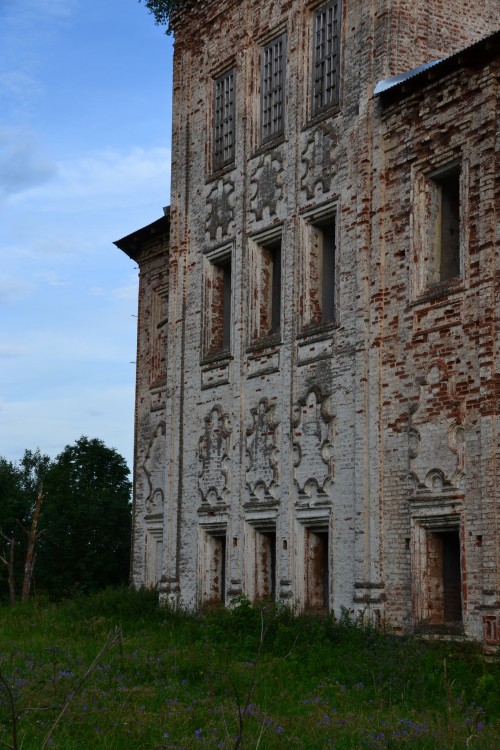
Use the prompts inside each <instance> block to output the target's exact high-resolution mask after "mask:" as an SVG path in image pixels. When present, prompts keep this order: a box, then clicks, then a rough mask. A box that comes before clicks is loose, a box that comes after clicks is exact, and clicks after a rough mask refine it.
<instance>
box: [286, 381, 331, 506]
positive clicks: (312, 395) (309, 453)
mask: <svg viewBox="0 0 500 750" xmlns="http://www.w3.org/2000/svg"><path fill="white" fill-rule="evenodd" d="M292 426H293V440H294V442H293V449H294V466H295V486H296V488H297V492H298V496H299V499H300V500H302V501H306V502H314V501H315V500H318V501H322V502H324V501H325V499H328V498H329V496H330V490H331V487H332V484H333V476H334V470H333V439H334V415H333V413H332V409H331V404H330V399H329V397H328V396H326V395H324V394H323V393H322V392H321V389H320V388H319V387H314V388H312V389H311V390H309V391H308V393H307V395H306V397H305V398H304V399H303V400H300V401H299V402H298V403H297V404H296V405H295V407H294V419H293V422H292Z"/></svg>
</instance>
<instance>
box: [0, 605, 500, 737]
mask: <svg viewBox="0 0 500 750" xmlns="http://www.w3.org/2000/svg"><path fill="white" fill-rule="evenodd" d="M96 657H98V658H97V660H96ZM0 671H1V675H2V680H3V682H1V680H0V745H3V746H6V747H9V746H10V747H14V748H16V750H20V748H22V750H35V748H36V750H42V748H46V747H50V748H53V749H54V750H55V749H56V748H64V750H89V748H103V749H104V748H106V749H108V748H109V749H110V750H111V749H113V750H123V749H124V748H134V750H140V749H141V748H144V749H146V748H147V749H148V750H169V749H172V750H173V749H174V748H176V749H179V748H198V747H199V748H258V747H260V748H262V749H263V750H267V748H270V749H271V748H290V747H296V748H339V749H340V748H374V749H375V748H376V749H377V750H382V749H383V748H432V750H436V749H437V748H446V749H448V748H492V749H493V748H496V749H497V748H499V747H500V665H499V664H498V663H496V664H491V663H487V662H485V661H484V659H483V658H482V657H481V655H480V654H479V652H477V651H476V650H474V649H473V648H472V647H471V646H467V647H466V646H464V645H457V644H447V645H445V644H431V643H428V642H424V641H421V640H416V639H409V638H401V637H396V636H392V635H391V634H390V633H386V634H384V633H380V632H378V631H375V630H371V629H363V628H360V627H357V626H355V625H354V624H352V623H351V622H349V620H348V619H347V618H346V619H344V620H342V621H336V622H335V621H333V620H332V619H324V618H319V617H316V618H314V617H309V618H308V617H298V618H295V617H293V616H292V615H291V614H290V613H289V612H287V611H286V610H285V611H283V610H280V609H277V608H275V607H271V606H260V607H254V606H251V605H250V604H248V603H247V602H246V601H242V602H239V603H238V605H237V606H235V607H234V608H232V609H230V610H224V609H216V610H213V611H209V612H206V613H205V614H203V615H199V616H194V615H191V614H187V613H173V612H171V611H169V610H168V609H166V608H159V607H158V606H157V604H156V595H155V594H154V593H152V592H132V591H127V590H107V591H105V592H102V593H100V594H97V595H94V596H92V597H88V598H83V597H82V598H79V599H75V600H72V601H68V602H63V603H60V604H49V603H40V602H36V601H35V602H33V603H30V604H29V605H24V606H21V605H19V606H15V607H13V608H9V607H7V606H3V607H2V608H0Z"/></svg>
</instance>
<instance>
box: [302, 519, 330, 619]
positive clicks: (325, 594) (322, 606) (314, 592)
mask: <svg viewBox="0 0 500 750" xmlns="http://www.w3.org/2000/svg"><path fill="white" fill-rule="evenodd" d="M328 548H329V544H328V532H327V531H312V530H311V529H306V596H305V606H306V609H308V610H313V611H328V608H329V590H330V585H329V583H330V581H329V550H328Z"/></svg>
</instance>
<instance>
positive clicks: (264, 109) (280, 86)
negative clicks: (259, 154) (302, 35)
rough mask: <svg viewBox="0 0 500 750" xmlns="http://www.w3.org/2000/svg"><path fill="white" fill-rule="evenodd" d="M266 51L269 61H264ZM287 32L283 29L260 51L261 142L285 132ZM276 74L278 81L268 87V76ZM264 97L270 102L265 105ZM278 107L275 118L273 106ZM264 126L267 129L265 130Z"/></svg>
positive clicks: (272, 76)
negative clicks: (277, 122)
mask: <svg viewBox="0 0 500 750" xmlns="http://www.w3.org/2000/svg"><path fill="white" fill-rule="evenodd" d="M279 45H281V47H280V54H279V56H277V57H276V56H275V54H274V51H275V49H276V47H278V46H279ZM267 53H270V54H271V62H270V63H268V62H266V55H267ZM286 55H287V34H286V31H283V32H282V33H281V34H279V35H278V36H276V37H274V38H273V39H271V41H269V42H267V43H266V44H265V45H264V46H263V47H261V51H260V142H261V144H265V143H268V142H269V141H271V140H273V139H274V138H278V137H279V136H281V135H283V134H284V132H285V110H286V61H287V57H286ZM277 62H278V70H277V71H276V63H277ZM269 67H270V68H271V70H270V74H269V76H266V71H267V70H268V69H269ZM276 75H278V83H277V84H276V85H274V86H273V84H272V82H271V83H270V85H269V87H268V86H267V81H268V80H269V78H274V77H275V76H276ZM266 97H269V98H270V100H271V103H270V105H269V106H266V105H267V103H266ZM276 107H278V109H279V116H278V118H275V117H274V116H273V113H274V110H275V108H276ZM268 112H269V113H270V115H269V118H267V117H266V113H268ZM268 119H269V121H268ZM276 119H278V120H279V125H278V126H276V127H274V126H273V123H274V122H275V121H276ZM266 128H267V129H268V131H267V132H266Z"/></svg>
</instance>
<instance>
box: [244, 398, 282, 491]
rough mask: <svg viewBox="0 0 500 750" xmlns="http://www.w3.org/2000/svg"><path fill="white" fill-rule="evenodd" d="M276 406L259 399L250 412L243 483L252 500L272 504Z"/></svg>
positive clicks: (276, 461) (274, 478) (276, 475)
mask: <svg viewBox="0 0 500 750" xmlns="http://www.w3.org/2000/svg"><path fill="white" fill-rule="evenodd" d="M275 412H276V405H275V404H274V403H272V402H271V401H270V400H269V399H267V398H262V399H261V400H260V401H259V403H258V405H257V406H256V407H255V408H253V409H251V410H250V413H251V415H252V424H251V425H250V426H249V427H247V431H246V454H247V471H246V482H247V487H248V490H249V492H250V499H251V500H275V499H276V498H277V486H278V447H277V430H278V424H279V423H278V421H277V420H276V414H275Z"/></svg>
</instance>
